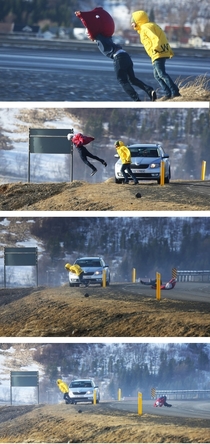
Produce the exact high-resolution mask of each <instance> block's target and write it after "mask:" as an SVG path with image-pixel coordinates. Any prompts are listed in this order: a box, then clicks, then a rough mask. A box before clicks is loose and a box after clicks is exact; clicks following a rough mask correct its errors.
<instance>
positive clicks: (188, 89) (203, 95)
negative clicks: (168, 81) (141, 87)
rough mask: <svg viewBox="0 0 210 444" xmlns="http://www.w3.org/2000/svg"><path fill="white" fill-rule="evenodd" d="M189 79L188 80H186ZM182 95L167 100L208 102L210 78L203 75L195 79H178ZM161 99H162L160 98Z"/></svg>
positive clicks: (209, 98)
mask: <svg viewBox="0 0 210 444" xmlns="http://www.w3.org/2000/svg"><path fill="white" fill-rule="evenodd" d="M186 80H187V82H186ZM176 84H177V85H178V87H179V91H180V94H181V96H180V97H175V98H174V99H169V100H167V102H206V101H209V100H210V79H209V78H208V77H207V75H202V76H198V77H196V79H193V78H191V77H188V79H184V80H180V79H179V78H178V79H177V80H176ZM159 101H161V99H159Z"/></svg>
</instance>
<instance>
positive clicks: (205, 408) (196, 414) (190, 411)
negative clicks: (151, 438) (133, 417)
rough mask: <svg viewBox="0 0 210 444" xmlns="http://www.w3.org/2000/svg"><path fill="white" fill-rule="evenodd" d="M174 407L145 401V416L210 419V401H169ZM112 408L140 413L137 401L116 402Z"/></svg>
mask: <svg viewBox="0 0 210 444" xmlns="http://www.w3.org/2000/svg"><path fill="white" fill-rule="evenodd" d="M168 402H170V404H172V407H170V408H169V407H164V406H163V407H154V406H153V404H154V402H153V400H150V401H144V400H143V414H144V413H147V414H151V415H152V414H153V415H154V414H155V415H160V416H167V417H168V416H170V417H171V416H174V417H182V418H199V419H209V418H210V402H209V400H186V401H181V400H169V401H168ZM110 408H115V409H116V408H117V409H119V410H122V411H126V412H132V413H135V412H138V408H137V401H123V400H122V401H118V402H117V401H116V402H113V403H110Z"/></svg>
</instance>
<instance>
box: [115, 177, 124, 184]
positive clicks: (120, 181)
mask: <svg viewBox="0 0 210 444" xmlns="http://www.w3.org/2000/svg"><path fill="white" fill-rule="evenodd" d="M122 182H123V179H117V178H116V177H115V183H122Z"/></svg>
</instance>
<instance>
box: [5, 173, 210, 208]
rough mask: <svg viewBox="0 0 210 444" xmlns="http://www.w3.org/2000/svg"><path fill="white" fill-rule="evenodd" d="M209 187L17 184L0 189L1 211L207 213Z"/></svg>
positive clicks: (196, 184)
mask: <svg viewBox="0 0 210 444" xmlns="http://www.w3.org/2000/svg"><path fill="white" fill-rule="evenodd" d="M209 184H210V181H209V180H206V181H195V180H191V181H179V180H177V181H175V180H174V181H171V183H170V184H169V185H164V186H160V185H157V183H155V182H148V183H146V182H142V183H139V184H138V185H136V186H134V185H133V184H132V183H130V184H129V185H118V184H115V183H114V179H113V178H111V179H108V180H107V181H105V182H102V183H97V184H89V183H87V182H85V181H73V182H72V183H67V182H62V183H42V184H32V183H22V182H18V183H15V184H4V185H1V186H0V210H1V211H17V210H24V211H31V210H37V211H207V210H209V208H210V204H209V193H210V192H209ZM137 193H140V194H141V198H138V197H136V194H137Z"/></svg>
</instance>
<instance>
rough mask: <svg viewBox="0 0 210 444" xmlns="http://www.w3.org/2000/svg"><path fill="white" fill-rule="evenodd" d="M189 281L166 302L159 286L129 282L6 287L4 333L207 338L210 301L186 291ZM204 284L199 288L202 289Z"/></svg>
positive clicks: (1, 295) (2, 294)
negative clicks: (199, 299)
mask: <svg viewBox="0 0 210 444" xmlns="http://www.w3.org/2000/svg"><path fill="white" fill-rule="evenodd" d="M184 284H185V283H184ZM184 284H181V283H178V284H177V290H175V289H174V290H172V291H170V292H162V293H163V296H162V298H161V301H157V300H156V299H155V291H154V290H151V289H150V288H146V289H145V287H143V286H141V288H140V287H139V286H138V285H137V284H133V285H131V284H129V283H122V284H112V285H110V287H106V288H101V287H96V286H95V287H94V286H92V287H88V288H83V287H81V288H70V287H69V286H68V285H64V286H62V287H56V288H48V287H38V288H12V289H11V288H3V289H0V304H1V326H0V336H9V337H14V336H21V337H25V336H34V337H39V336H42V337H126V336H127V337H164V336H165V337H189V336H193V337H195V336H199V337H208V336H209V334H210V327H209V325H210V323H209V318H210V315H209V308H210V303H209V302H203V303H202V302H196V300H195V301H194V300H193V293H194V290H192V289H190V288H189V291H188V290H187V295H186V287H188V285H187V284H185V285H184ZM183 286H184V287H183ZM194 286H195V284H194ZM142 287H143V288H142ZM203 287H204V284H202V287H201V288H200V286H199V288H198V287H196V288H195V291H196V289H197V292H201V293H202V289H203ZM177 292H178V294H179V297H178V299H177ZM205 292H207V294H208V292H209V285H208V284H206V287H205V290H204V293H205ZM85 295H86V296H85ZM166 296H167V298H166V299H165V297H166ZM179 298H182V299H183V300H179Z"/></svg>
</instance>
